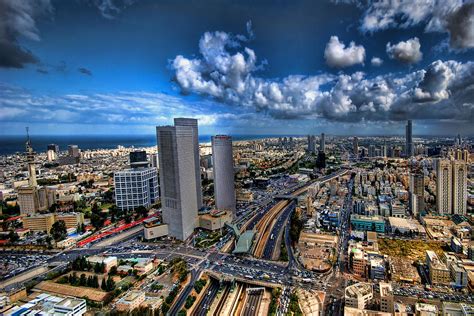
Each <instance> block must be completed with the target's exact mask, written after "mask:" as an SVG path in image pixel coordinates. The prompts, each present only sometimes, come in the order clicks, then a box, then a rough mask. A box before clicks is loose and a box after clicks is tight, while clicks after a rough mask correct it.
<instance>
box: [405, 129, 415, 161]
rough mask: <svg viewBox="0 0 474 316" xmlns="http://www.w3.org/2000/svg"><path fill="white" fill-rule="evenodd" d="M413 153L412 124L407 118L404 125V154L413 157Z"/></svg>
mask: <svg viewBox="0 0 474 316" xmlns="http://www.w3.org/2000/svg"><path fill="white" fill-rule="evenodd" d="M413 155H414V147H413V125H412V122H411V120H408V121H407V125H406V126H405V156H406V157H413Z"/></svg>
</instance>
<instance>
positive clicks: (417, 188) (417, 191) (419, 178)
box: [409, 173, 425, 216]
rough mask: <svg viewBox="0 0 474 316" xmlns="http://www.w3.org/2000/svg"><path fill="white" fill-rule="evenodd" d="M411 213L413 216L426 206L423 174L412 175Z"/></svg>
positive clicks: (410, 185) (410, 190)
mask: <svg viewBox="0 0 474 316" xmlns="http://www.w3.org/2000/svg"><path fill="white" fill-rule="evenodd" d="M409 192H410V193H411V194H410V211H411V213H412V214H413V216H416V215H418V213H419V212H421V211H423V210H424V204H425V176H424V175H423V174H422V173H411V174H410V184H409Z"/></svg>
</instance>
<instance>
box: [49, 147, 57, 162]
mask: <svg viewBox="0 0 474 316" xmlns="http://www.w3.org/2000/svg"><path fill="white" fill-rule="evenodd" d="M46 157H47V159H48V161H49V162H52V161H55V160H56V159H58V156H57V154H56V152H55V151H54V150H51V149H48V151H47V152H46Z"/></svg>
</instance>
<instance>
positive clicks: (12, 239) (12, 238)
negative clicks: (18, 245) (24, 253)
mask: <svg viewBox="0 0 474 316" xmlns="http://www.w3.org/2000/svg"><path fill="white" fill-rule="evenodd" d="M8 239H10V242H11V243H15V242H17V241H18V240H19V239H20V237H19V236H18V234H17V233H16V232H15V231H13V230H10V233H8Z"/></svg>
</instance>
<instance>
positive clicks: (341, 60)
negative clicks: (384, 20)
mask: <svg viewBox="0 0 474 316" xmlns="http://www.w3.org/2000/svg"><path fill="white" fill-rule="evenodd" d="M324 58H325V59H326V63H327V64H328V65H329V66H330V67H336V68H343V67H349V66H353V65H356V64H362V63H364V59H365V49H364V47H363V46H362V45H360V46H358V45H356V44H355V43H354V42H351V43H350V44H349V46H348V47H347V48H346V45H344V43H343V42H340V41H339V38H338V37H337V36H331V39H330V40H329V42H328V43H327V45H326V49H325V50H324Z"/></svg>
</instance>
